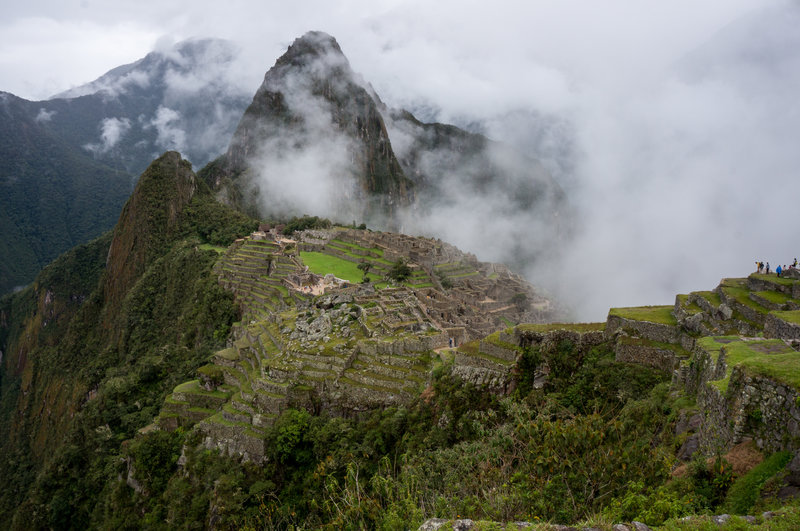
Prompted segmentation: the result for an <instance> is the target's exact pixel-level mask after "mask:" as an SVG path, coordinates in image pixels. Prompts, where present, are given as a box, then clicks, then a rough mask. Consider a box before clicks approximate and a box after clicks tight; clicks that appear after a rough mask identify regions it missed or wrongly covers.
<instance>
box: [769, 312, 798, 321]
mask: <svg viewBox="0 0 800 531" xmlns="http://www.w3.org/2000/svg"><path fill="white" fill-rule="evenodd" d="M770 313H771V314H772V315H774V316H775V317H777V318H778V319H781V320H782V321H786V322H787V323H792V324H796V325H800V310H792V311H788V312H770Z"/></svg>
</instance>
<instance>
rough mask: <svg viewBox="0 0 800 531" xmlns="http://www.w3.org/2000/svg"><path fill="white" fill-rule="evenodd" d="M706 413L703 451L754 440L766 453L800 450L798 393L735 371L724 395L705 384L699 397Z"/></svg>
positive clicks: (701, 429)
mask: <svg viewBox="0 0 800 531" xmlns="http://www.w3.org/2000/svg"><path fill="white" fill-rule="evenodd" d="M698 405H699V406H700V408H701V410H702V411H703V416H704V419H703V424H702V426H701V428H700V449H701V451H703V452H704V453H705V454H708V455H710V454H713V453H715V452H719V451H724V450H727V449H728V448H730V447H731V446H733V445H735V444H737V443H739V442H741V440H742V439H743V438H744V437H752V438H753V440H754V441H755V443H756V446H758V447H759V448H761V449H762V450H764V451H766V452H777V451H780V450H789V451H796V450H798V449H800V395H798V392H797V391H796V390H795V389H792V388H791V387H789V386H786V385H783V384H781V383H778V382H776V381H774V380H772V379H768V378H764V377H762V376H754V375H749V374H747V373H746V372H745V371H743V370H741V369H740V368H738V367H737V368H734V369H733V372H732V374H731V378H730V382H729V384H728V390H727V392H726V393H725V395H723V394H722V392H721V391H720V390H719V389H718V388H717V387H715V386H713V385H710V384H706V385H704V386H703V388H702V389H701V391H700V393H699V395H698Z"/></svg>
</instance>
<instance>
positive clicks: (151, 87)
mask: <svg viewBox="0 0 800 531" xmlns="http://www.w3.org/2000/svg"><path fill="white" fill-rule="evenodd" d="M237 53H238V51H237V49H236V48H235V47H234V46H233V45H232V44H231V43H229V42H227V41H223V40H218V39H194V40H187V41H183V42H180V43H178V44H176V45H174V46H173V47H171V48H168V49H164V50H159V51H154V52H151V53H149V54H148V55H147V56H146V57H144V58H142V59H140V60H138V61H136V62H135V63H131V64H129V65H123V66H120V67H117V68H115V69H113V70H111V71H109V72H108V73H106V74H104V75H103V76H101V77H100V78H98V79H97V80H95V81H93V82H91V83H88V84H86V85H83V86H80V87H76V88H74V89H71V90H69V91H66V92H63V93H61V94H58V95H56V96H54V97H53V98H52V99H50V100H47V101H43V102H36V104H35V105H36V106H38V107H39V108H41V109H44V112H46V113H48V116H49V120H48V124H49V126H50V127H51V128H52V129H53V131H55V132H57V133H58V134H60V135H62V136H63V137H64V138H65V139H68V140H69V141H70V142H71V143H72V145H73V147H75V148H76V149H80V150H83V151H85V152H87V153H90V154H92V155H93V156H94V157H95V158H97V159H98V160H102V161H104V162H106V163H108V164H110V165H112V166H115V167H117V166H119V167H123V168H125V169H126V170H127V171H129V172H130V173H133V174H134V175H138V174H140V173H141V172H142V171H144V169H145V168H146V167H147V166H148V165H149V164H150V162H151V161H152V160H153V159H154V158H155V157H157V156H158V155H160V154H161V153H163V152H164V151H165V150H176V151H180V152H181V153H183V155H184V157H185V158H188V159H189V160H190V161H191V162H192V163H193V164H194V165H195V166H197V167H201V166H203V165H205V164H206V163H207V162H208V161H209V160H211V159H213V158H214V157H216V156H218V155H219V154H220V153H221V152H222V151H223V150H224V148H225V146H226V145H227V143H228V142H229V140H230V136H231V134H232V133H233V131H234V129H235V127H236V123H237V122H238V120H239V118H240V117H241V115H242V112H243V111H244V109H245V107H246V106H247V93H246V92H244V91H243V90H242V89H241V88H240V87H239V86H238V85H237V84H236V83H235V76H234V74H233V73H232V72H231V69H232V66H233V64H234V60H235V58H236V56H237Z"/></svg>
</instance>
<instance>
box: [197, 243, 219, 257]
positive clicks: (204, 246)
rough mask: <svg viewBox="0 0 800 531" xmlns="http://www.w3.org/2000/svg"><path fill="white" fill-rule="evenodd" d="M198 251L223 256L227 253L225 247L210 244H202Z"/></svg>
mask: <svg viewBox="0 0 800 531" xmlns="http://www.w3.org/2000/svg"><path fill="white" fill-rule="evenodd" d="M197 248H198V249H200V250H201V251H214V252H216V253H217V254H222V253H224V252H225V247H220V246H218V245H211V244H210V243H202V244H200V245H198V246H197Z"/></svg>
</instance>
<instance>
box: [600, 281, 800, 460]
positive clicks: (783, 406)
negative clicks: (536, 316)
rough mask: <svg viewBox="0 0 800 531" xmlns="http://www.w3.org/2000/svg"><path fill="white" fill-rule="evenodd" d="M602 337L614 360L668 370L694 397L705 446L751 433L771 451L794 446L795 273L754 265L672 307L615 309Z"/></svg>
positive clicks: (798, 328)
mask: <svg viewBox="0 0 800 531" xmlns="http://www.w3.org/2000/svg"><path fill="white" fill-rule="evenodd" d="M606 337H607V338H608V339H609V340H612V341H614V342H615V352H616V358H617V360H618V361H629V362H636V363H642V364H646V365H650V366H654V367H659V368H661V369H663V370H666V371H672V373H673V384H674V385H675V386H680V387H683V388H684V389H685V390H686V391H687V392H688V393H689V394H690V395H693V396H696V397H697V404H698V409H699V410H700V411H701V412H702V414H703V422H702V424H701V426H700V429H699V431H698V433H697V434H696V436H695V437H696V439H697V440H696V441H695V442H694V443H693V444H697V445H698V446H699V448H700V449H701V450H702V451H703V452H704V453H706V454H713V453H715V452H717V451H719V450H721V449H726V448H730V447H731V446H733V445H734V444H737V443H738V442H740V441H742V440H743V439H745V438H753V439H754V440H755V441H756V443H757V445H758V446H759V447H760V448H763V449H765V450H768V451H777V450H789V449H793V450H796V449H798V448H800V353H798V349H800V280H797V279H793V278H779V277H777V276H776V275H763V274H752V275H750V276H749V277H747V278H726V279H723V280H722V281H721V282H720V284H719V285H718V286H717V287H716V288H715V289H714V290H713V291H697V292H692V293H689V294H682V295H678V296H676V298H675V304H674V306H652V307H641V308H613V309H611V310H610V311H609V315H608V320H607V323H606Z"/></svg>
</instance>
